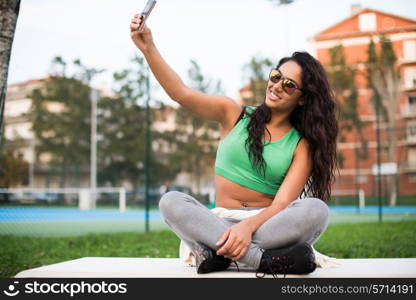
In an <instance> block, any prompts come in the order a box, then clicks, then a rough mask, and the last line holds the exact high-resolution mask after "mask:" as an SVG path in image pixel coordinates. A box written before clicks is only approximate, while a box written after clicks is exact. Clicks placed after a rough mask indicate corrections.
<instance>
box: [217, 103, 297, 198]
mask: <svg viewBox="0 0 416 300" xmlns="http://www.w3.org/2000/svg"><path fill="white" fill-rule="evenodd" d="M255 109H256V107H255V106H247V107H246V110H247V112H248V113H247V114H244V115H243V117H242V119H241V120H239V121H238V122H237V124H236V125H235V126H234V128H233V129H232V130H231V131H230V132H229V133H228V135H227V136H226V137H225V138H224V139H223V140H221V141H220V142H219V145H218V150H217V155H216V161H215V174H218V175H221V176H223V177H225V178H227V179H229V180H231V181H233V182H235V183H237V184H239V185H242V186H244V187H247V188H249V189H252V190H255V191H258V192H261V193H265V194H269V195H275V194H276V193H277V191H278V190H279V187H280V185H281V184H282V182H283V180H284V178H285V176H286V173H287V170H288V169H289V166H290V164H291V162H292V158H293V152H294V151H295V148H296V146H297V144H298V142H299V141H300V139H301V135H300V134H299V132H298V131H297V130H296V129H295V128H292V129H291V130H290V131H289V132H288V133H286V134H285V135H284V136H283V137H282V138H280V139H278V140H277V141H273V142H265V144H264V147H263V158H264V160H265V161H266V172H265V175H266V176H265V178H264V177H263V176H262V174H260V173H258V172H257V171H256V169H254V168H253V167H252V164H251V161H250V159H249V156H248V153H247V151H246V148H245V141H246V139H247V137H248V131H247V126H248V123H249V121H250V114H249V113H251V112H252V111H254V110H255Z"/></svg>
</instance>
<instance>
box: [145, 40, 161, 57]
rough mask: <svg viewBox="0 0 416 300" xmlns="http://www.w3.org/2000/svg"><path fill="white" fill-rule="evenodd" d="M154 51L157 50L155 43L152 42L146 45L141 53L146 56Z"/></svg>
mask: <svg viewBox="0 0 416 300" xmlns="http://www.w3.org/2000/svg"><path fill="white" fill-rule="evenodd" d="M155 51H157V48H156V45H155V44H154V43H153V42H152V43H150V44H149V45H146V48H145V49H143V50H142V53H143V55H144V56H148V55H151V54H152V53H154V52H155Z"/></svg>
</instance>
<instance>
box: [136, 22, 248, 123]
mask: <svg viewBox="0 0 416 300" xmlns="http://www.w3.org/2000/svg"><path fill="white" fill-rule="evenodd" d="M141 21H142V16H141V15H135V16H134V18H133V20H132V22H131V24H130V31H131V33H130V35H131V38H132V40H133V42H134V43H135V45H136V46H137V48H139V49H140V51H141V52H142V53H143V54H144V57H145V59H146V61H147V62H148V64H149V66H150V69H151V70H152V72H153V74H154V76H155V77H156V79H157V81H158V82H159V83H160V85H161V86H162V88H163V89H164V90H165V91H166V93H167V94H168V95H169V97H170V98H171V99H172V100H174V101H176V102H178V103H179V104H180V105H182V106H183V107H185V108H187V109H189V110H190V111H191V112H193V113H195V114H197V115H199V116H200V117H202V118H204V119H207V120H212V121H217V122H219V123H221V124H223V125H225V124H227V123H229V121H228V120H230V119H231V120H232V119H233V117H234V115H236V114H237V115H238V114H239V113H240V111H241V106H240V105H239V104H237V103H236V102H234V101H233V100H232V99H231V98H228V97H225V96H216V95H207V94H205V93H202V92H200V91H197V90H194V89H191V88H189V87H187V86H186V85H185V84H184V83H183V81H182V80H181V78H180V77H179V76H178V74H176V72H175V71H174V70H172V68H171V67H170V66H169V65H168V64H167V63H166V61H165V60H164V59H163V57H162V55H161V54H160V53H159V50H158V49H157V47H156V45H155V44H154V41H153V37H152V32H151V30H150V29H149V27H147V26H146V25H145V26H144V28H143V29H142V30H141V31H138V27H139V25H140V23H141Z"/></svg>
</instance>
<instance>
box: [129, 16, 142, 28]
mask: <svg viewBox="0 0 416 300" xmlns="http://www.w3.org/2000/svg"><path fill="white" fill-rule="evenodd" d="M142 18H143V16H142V15H140V14H136V15H134V17H133V19H132V20H131V23H130V30H131V31H135V30H137V29H139V27H140V24H141V23H142Z"/></svg>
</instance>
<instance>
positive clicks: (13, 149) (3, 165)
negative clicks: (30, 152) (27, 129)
mask: <svg viewBox="0 0 416 300" xmlns="http://www.w3.org/2000/svg"><path fill="white" fill-rule="evenodd" d="M3 134H4V133H2V135H3ZM22 144H24V140H23V139H15V140H13V141H10V140H7V139H6V137H4V140H3V143H2V144H1V145H0V187H1V188H9V187H15V186H17V185H19V184H23V185H26V184H28V181H29V175H28V172H29V163H28V162H27V161H26V160H25V159H24V158H23V155H22V154H21V153H20V152H19V151H18V148H19V147H20V146H21V145H22ZM7 197H8V194H6V199H7Z"/></svg>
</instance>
